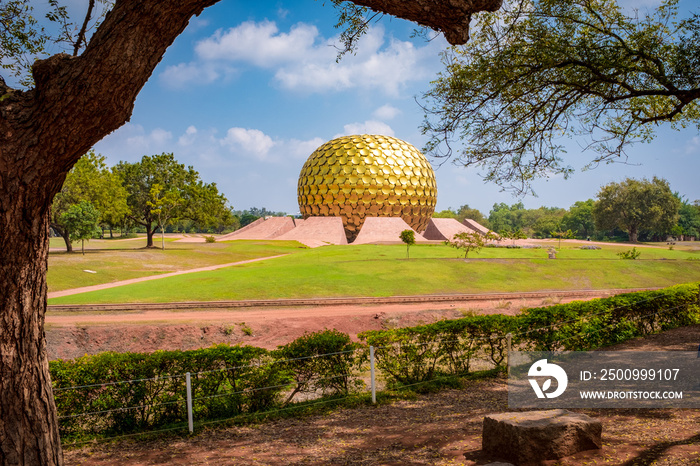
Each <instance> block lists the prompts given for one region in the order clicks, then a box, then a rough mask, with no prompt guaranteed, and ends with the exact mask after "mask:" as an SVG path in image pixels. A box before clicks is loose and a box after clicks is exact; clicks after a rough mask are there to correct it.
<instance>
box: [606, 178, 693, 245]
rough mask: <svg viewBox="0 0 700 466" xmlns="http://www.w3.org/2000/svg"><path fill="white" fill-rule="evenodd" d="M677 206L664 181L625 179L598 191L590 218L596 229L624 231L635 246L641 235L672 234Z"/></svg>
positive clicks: (678, 204) (657, 179) (674, 197)
mask: <svg viewBox="0 0 700 466" xmlns="http://www.w3.org/2000/svg"><path fill="white" fill-rule="evenodd" d="M680 205H681V202H680V200H679V199H678V197H676V196H675V195H674V194H673V192H672V191H671V188H669V186H668V182H667V181H666V180H663V179H660V178H657V177H654V178H653V179H652V180H651V181H649V180H646V179H644V180H635V179H632V178H627V179H626V180H624V181H622V182H620V183H610V184H607V185H605V186H603V187H602V188H600V191H599V192H598V202H596V203H595V205H594V206H593V218H594V219H595V223H596V227H597V228H599V229H601V230H603V229H614V228H620V229H623V230H625V231H627V233H628V234H629V240H630V241H631V242H633V243H635V242H637V238H638V236H639V233H640V231H648V232H652V233H654V234H657V235H667V234H669V233H671V231H672V229H673V226H674V225H675V224H676V222H677V221H678V218H679V215H678V210H679V208H680Z"/></svg>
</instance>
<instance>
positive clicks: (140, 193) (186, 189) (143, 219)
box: [115, 153, 225, 248]
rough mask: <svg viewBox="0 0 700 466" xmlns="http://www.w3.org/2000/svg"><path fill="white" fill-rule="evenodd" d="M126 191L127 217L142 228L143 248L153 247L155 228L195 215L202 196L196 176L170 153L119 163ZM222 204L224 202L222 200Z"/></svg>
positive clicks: (200, 186)
mask: <svg viewBox="0 0 700 466" xmlns="http://www.w3.org/2000/svg"><path fill="white" fill-rule="evenodd" d="M115 171H116V172H117V173H119V176H120V177H121V180H122V183H123V184H124V188H125V189H126V191H127V193H128V196H127V204H128V205H129V208H130V209H131V212H130V214H129V217H130V218H131V219H132V220H133V221H134V222H135V223H136V224H138V225H141V226H143V227H144V228H145V229H146V247H148V248H152V247H153V234H154V233H155V231H156V228H157V227H159V226H160V227H162V229H163V228H165V224H166V223H167V222H168V221H170V220H172V219H174V218H180V217H183V216H186V215H195V213H196V212H197V205H198V203H199V200H200V199H199V198H200V195H202V196H204V195H205V193H204V192H203V186H204V185H203V184H202V183H201V180H200V179H199V173H197V172H196V171H195V170H194V168H192V167H187V168H185V166H184V165H183V164H180V163H178V162H177V160H175V156H174V155H173V154H165V153H164V154H160V155H153V156H148V155H144V156H143V157H142V158H141V161H140V162H135V163H127V162H119V164H117V165H116V167H115ZM224 201H225V199H224Z"/></svg>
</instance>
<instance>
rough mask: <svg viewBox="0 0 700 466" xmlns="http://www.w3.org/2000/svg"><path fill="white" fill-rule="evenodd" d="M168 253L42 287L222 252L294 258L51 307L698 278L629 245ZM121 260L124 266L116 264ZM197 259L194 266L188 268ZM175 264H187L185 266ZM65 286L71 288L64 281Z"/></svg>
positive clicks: (681, 261) (53, 273)
mask: <svg viewBox="0 0 700 466" xmlns="http://www.w3.org/2000/svg"><path fill="white" fill-rule="evenodd" d="M172 245H173V249H172V250H170V251H169V250H167V249H166V251H165V252H164V251H136V252H135V251H126V252H125V251H115V252H111V253H110V252H106V251H101V252H99V253H95V255H94V262H93V265H92V266H88V265H85V266H82V265H79V264H80V262H79V261H73V259H74V257H73V256H71V257H70V259H71V260H69V261H68V262H69V264H65V265H64V264H60V263H57V262H53V263H50V267H49V285H50V287H51V288H54V289H62V288H58V287H57V285H55V284H54V283H52V280H56V279H57V278H55V277H57V276H59V275H64V274H65V275H71V276H73V277H75V275H76V273H77V272H75V271H76V270H79V271H80V272H79V273H77V275H78V276H80V277H81V278H91V277H83V275H91V274H86V273H84V272H82V271H81V270H82V269H83V268H88V269H89V268H91V267H94V268H93V269H92V270H95V269H96V268H97V267H98V266H99V265H100V264H103V266H104V264H105V262H106V261H107V260H108V258H109V260H112V261H114V262H113V263H114V265H113V267H115V271H114V274H115V276H116V275H119V274H120V273H122V272H120V271H119V270H118V269H119V268H120V269H121V270H123V272H124V273H127V272H128V273H140V272H139V271H142V269H143V268H145V267H153V266H154V265H155V264H159V265H158V267H157V272H154V273H161V272H162V271H163V269H164V266H165V265H166V264H168V266H173V264H179V266H180V268H193V267H198V266H202V265H208V264H204V263H203V262H206V261H220V262H214V263H225V262H234V260H230V259H229V258H227V259H222V257H221V256H224V255H225V254H232V255H235V254H239V255H240V257H242V256H244V255H245V254H246V253H247V254H249V256H250V255H254V254H256V253H257V254H258V257H260V256H271V255H275V254H280V253H285V252H294V253H295V254H293V255H289V256H286V257H282V258H277V259H273V260H269V261H263V262H257V263H252V264H245V265H240V266H235V267H229V268H225V269H220V270H216V271H211V272H199V273H196V274H187V275H181V276H176V277H169V278H164V279H162V280H156V281H150V282H144V283H137V284H133V285H128V286H123V287H118V288H111V289H107V290H102V291H96V292H91V293H83V294H79V295H72V296H66V297H63V298H56V299H52V300H50V304H68V303H76V304H77V303H108V302H170V301H209V300H223V299H268V298H270V299H273V298H304V297H328V296H392V295H413V294H433V293H479V292H498V291H514V292H515V291H537V290H567V289H572V290H574V289H600V288H634V287H663V286H669V285H672V284H676V283H683V282H690V281H698V280H700V260H688V259H689V258H692V259H695V258H697V259H700V253H699V252H698V251H689V250H678V249H674V250H669V249H668V248H665V247H659V248H639V249H640V250H641V251H642V255H641V257H640V258H639V259H638V260H634V261H633V260H621V259H619V257H618V256H617V253H618V252H620V251H627V250H629V249H631V247H630V246H629V245H619V244H615V245H609V246H604V247H603V249H601V250H581V249H578V248H577V247H576V246H575V245H572V244H571V243H568V244H565V243H562V248H561V249H560V250H558V252H557V259H556V260H549V259H547V258H546V257H547V249H546V248H543V249H524V248H523V249H504V248H485V249H482V250H481V252H480V253H479V254H474V253H470V255H469V260H468V261H464V260H463V259H461V258H460V253H459V251H457V250H455V249H452V248H449V247H447V246H444V245H416V246H412V247H411V249H410V255H411V258H410V259H409V260H407V259H406V247H405V246H403V245H395V246H377V245H362V246H326V247H322V248H316V249H300V248H299V245H298V244H297V243H281V242H279V243H278V242H274V241H270V242H251V241H234V242H230V243H215V244H201V243H200V244H183V243H172ZM176 245H177V246H176ZM552 245H553V246H555V245H556V244H555V243H552ZM168 246H170V245H168ZM209 247H211V249H209ZM176 248H177V249H176ZM122 254H129V255H134V256H135V257H134V260H136V261H137V262H138V266H134V265H129V264H131V262H132V259H124V256H121V255H122ZM140 254H148V256H141V255H140ZM159 254H160V255H159ZM105 255H107V256H105ZM462 255H463V254H462ZM89 256H90V255H89V254H88V255H86V256H85V257H89ZM81 257H82V256H81ZM120 257H121V258H122V259H123V260H121V261H120V260H119V258H120ZM226 257H229V256H226ZM245 258H250V257H245ZM51 259H52V260H54V259H56V257H52V258H51ZM235 260H238V259H235ZM240 260H243V259H240ZM178 261H180V262H178ZM194 261H200V262H199V263H198V264H195V263H194ZM75 262H78V264H76V263H75ZM182 262H185V263H186V267H185V266H183V263H182ZM67 267H72V268H71V269H70V270H69V272H70V273H67ZM80 274H83V275H80ZM67 281H70V280H65V281H64V283H65V282H67ZM79 286H84V284H81V285H79ZM64 288H65V285H64Z"/></svg>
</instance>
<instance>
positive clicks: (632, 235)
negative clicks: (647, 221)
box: [627, 225, 638, 243]
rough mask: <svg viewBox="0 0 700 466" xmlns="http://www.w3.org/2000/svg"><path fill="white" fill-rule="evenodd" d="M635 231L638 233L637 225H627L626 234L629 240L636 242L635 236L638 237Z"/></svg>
mask: <svg viewBox="0 0 700 466" xmlns="http://www.w3.org/2000/svg"><path fill="white" fill-rule="evenodd" d="M637 233H638V231H637V226H636V225H633V226H631V227H629V228H628V229H627V234H628V235H629V237H630V242H631V243H636V242H637V238H638V234H637Z"/></svg>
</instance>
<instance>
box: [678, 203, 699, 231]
mask: <svg viewBox="0 0 700 466" xmlns="http://www.w3.org/2000/svg"><path fill="white" fill-rule="evenodd" d="M676 197H678V198H679V200H680V202H681V206H680V208H679V210H678V226H679V227H680V229H681V235H683V236H684V238H683V239H686V240H687V237H694V238H695V239H697V238H698V237H700V208H698V206H697V205H693V204H691V203H690V202H688V200H687V199H685V198H683V197H682V196H678V195H677V196H676Z"/></svg>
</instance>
